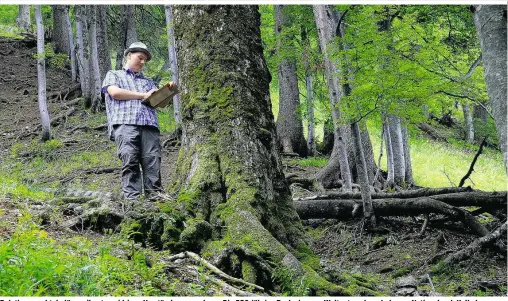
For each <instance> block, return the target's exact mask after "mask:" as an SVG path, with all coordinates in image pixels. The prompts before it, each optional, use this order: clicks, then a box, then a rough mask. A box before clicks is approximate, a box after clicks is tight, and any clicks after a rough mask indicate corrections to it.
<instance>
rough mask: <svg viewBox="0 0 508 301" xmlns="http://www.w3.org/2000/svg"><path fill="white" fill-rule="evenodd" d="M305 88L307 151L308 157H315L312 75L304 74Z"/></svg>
mask: <svg viewBox="0 0 508 301" xmlns="http://www.w3.org/2000/svg"><path fill="white" fill-rule="evenodd" d="M305 86H306V88H307V151H308V155H309V156H315V155H316V131H315V124H314V96H313V95H312V74H311V73H310V71H309V70H308V66H307V72H305Z"/></svg>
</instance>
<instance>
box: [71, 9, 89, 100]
mask: <svg viewBox="0 0 508 301" xmlns="http://www.w3.org/2000/svg"><path fill="white" fill-rule="evenodd" d="M74 12H75V18H76V42H77V45H78V70H79V82H80V84H81V91H82V93H83V97H84V99H85V107H87V108H88V107H90V105H91V103H90V96H91V95H90V64H89V62H88V59H87V58H86V56H85V51H86V47H85V40H86V37H87V36H86V35H85V34H86V32H87V31H86V30H85V29H86V16H85V14H86V10H85V8H84V6H83V5H75V6H74Z"/></svg>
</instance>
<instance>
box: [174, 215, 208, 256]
mask: <svg viewBox="0 0 508 301" xmlns="http://www.w3.org/2000/svg"><path fill="white" fill-rule="evenodd" d="M186 224H187V226H186V227H185V229H184V230H183V231H182V232H181V233H180V244H181V247H182V248H183V249H185V250H191V251H194V252H199V251H200V250H201V249H202V248H203V247H204V245H205V242H206V241H207V240H208V239H210V238H211V237H212V226H211V225H210V224H209V223H208V222H206V221H204V220H200V219H189V220H187V221H186Z"/></svg>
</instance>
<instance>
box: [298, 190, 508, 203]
mask: <svg viewBox="0 0 508 301" xmlns="http://www.w3.org/2000/svg"><path fill="white" fill-rule="evenodd" d="M419 197H429V198H432V199H435V200H438V201H441V202H444V203H447V204H450V205H453V206H458V207H462V206H477V207H489V208H506V204H507V202H506V200H507V192H506V191H501V192H497V191H494V192H485V191H473V190H472V189H471V188H469V187H448V188H438V189H432V188H423V189H417V190H405V191H400V192H396V193H383V192H382V193H373V194H372V199H380V200H383V199H401V200H404V199H406V200H407V199H414V198H419ZM361 199H362V196H361V195H360V193H348V192H342V193H329V194H326V195H317V196H312V197H306V198H295V199H293V201H296V202H298V201H316V200H361Z"/></svg>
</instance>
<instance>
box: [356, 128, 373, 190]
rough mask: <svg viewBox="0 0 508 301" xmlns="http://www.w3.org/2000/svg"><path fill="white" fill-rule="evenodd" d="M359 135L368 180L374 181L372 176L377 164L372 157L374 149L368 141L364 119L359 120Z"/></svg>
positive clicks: (368, 136)
mask: <svg viewBox="0 0 508 301" xmlns="http://www.w3.org/2000/svg"><path fill="white" fill-rule="evenodd" d="M359 126H360V135H361V138H362V148H363V153H364V155H365V163H366V164H367V174H368V176H369V182H370V183H371V184H372V183H374V176H375V175H376V171H377V164H376V160H375V158H374V150H373V148H372V143H371V142H370V135H369V131H368V129H367V125H366V124H365V122H364V121H362V122H360V124H359Z"/></svg>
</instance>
